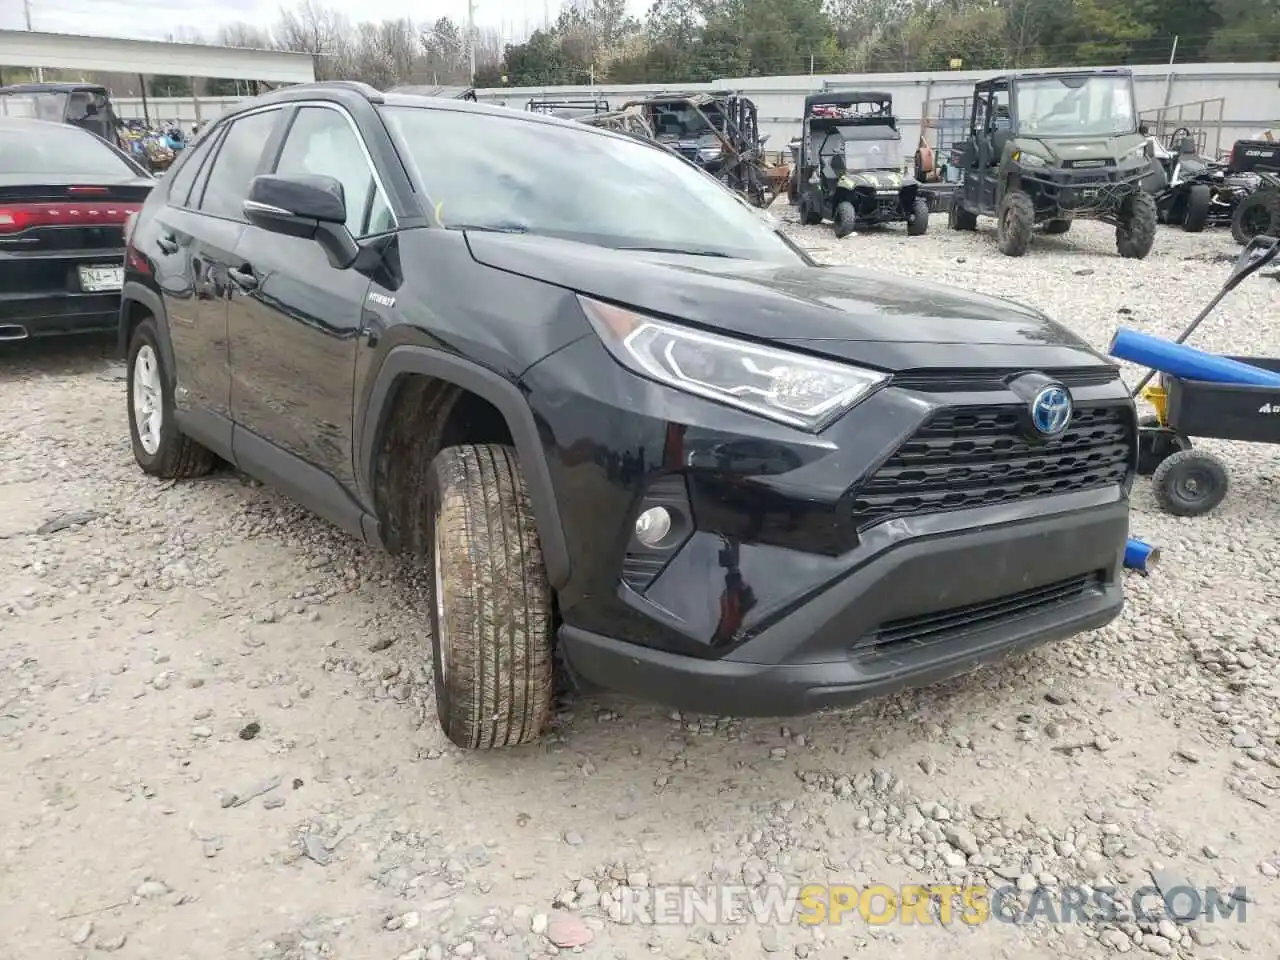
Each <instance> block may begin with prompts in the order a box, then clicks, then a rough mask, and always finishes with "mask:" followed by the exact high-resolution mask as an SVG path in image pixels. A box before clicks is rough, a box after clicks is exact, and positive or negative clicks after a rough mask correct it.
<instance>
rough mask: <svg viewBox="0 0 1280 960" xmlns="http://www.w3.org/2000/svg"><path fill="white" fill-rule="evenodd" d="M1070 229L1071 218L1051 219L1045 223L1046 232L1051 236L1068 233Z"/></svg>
mask: <svg viewBox="0 0 1280 960" xmlns="http://www.w3.org/2000/svg"><path fill="white" fill-rule="evenodd" d="M1070 229H1071V221H1070V220H1050V221H1049V222H1048V223H1046V224H1045V225H1044V232H1045V233H1047V234H1049V235H1050V236H1054V235H1057V234H1063V233H1066V232H1067V231H1068V230H1070Z"/></svg>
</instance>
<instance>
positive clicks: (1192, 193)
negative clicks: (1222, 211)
mask: <svg viewBox="0 0 1280 960" xmlns="http://www.w3.org/2000/svg"><path fill="white" fill-rule="evenodd" d="M1212 205H1213V193H1212V191H1210V189H1209V186H1208V184H1204V183H1197V184H1195V185H1194V186H1192V187H1191V189H1190V190H1188V191H1187V209H1186V212H1185V213H1184V214H1183V216H1182V229H1183V230H1185V231H1187V233H1199V232H1200V231H1201V230H1203V229H1204V226H1205V224H1206V223H1208V222H1209V208H1210V207H1211V206H1212Z"/></svg>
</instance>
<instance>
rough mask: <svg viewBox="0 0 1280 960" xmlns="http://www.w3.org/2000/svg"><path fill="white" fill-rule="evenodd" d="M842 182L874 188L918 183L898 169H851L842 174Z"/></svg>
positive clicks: (891, 188)
mask: <svg viewBox="0 0 1280 960" xmlns="http://www.w3.org/2000/svg"><path fill="white" fill-rule="evenodd" d="M840 182H841V183H844V184H848V185H849V186H851V187H870V188H871V189H873V190H901V189H902V188H903V187H911V186H915V184H916V180H915V178H914V177H908V176H906V175H905V174H903V173H900V172H899V171H897V170H858V171H856V172H852V171H851V172H849V173H846V174H844V175H843V176H841V177H840Z"/></svg>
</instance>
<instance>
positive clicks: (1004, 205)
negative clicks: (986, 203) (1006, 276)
mask: <svg viewBox="0 0 1280 960" xmlns="http://www.w3.org/2000/svg"><path fill="white" fill-rule="evenodd" d="M998 216H999V220H998V223H999V226H998V227H997V231H998V232H997V237H998V239H999V246H1000V252H1001V253H1003V254H1004V255H1005V256H1006V257H1020V256H1022V255H1023V254H1024V253H1026V252H1027V248H1028V247H1030V246H1031V231H1032V230H1033V229H1034V228H1035V224H1036V208H1035V206H1034V205H1033V204H1032V203H1031V198H1030V197H1029V196H1027V195H1026V194H1025V193H1023V192H1022V191H1021V190H1011V191H1009V192H1008V193H1006V194H1005V195H1004V200H1003V201H1002V202H1001V204H1000V210H999V212H998Z"/></svg>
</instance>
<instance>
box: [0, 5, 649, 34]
mask: <svg viewBox="0 0 1280 960" xmlns="http://www.w3.org/2000/svg"><path fill="white" fill-rule="evenodd" d="M29 2H30V4H31V27H32V29H33V30H42V31H45V32H48V33H77V34H90V35H95V36H112V37H138V38H150V39H158V40H163V39H166V38H167V37H168V36H169V35H170V34H179V35H181V31H183V30H184V29H186V30H198V31H200V32H201V33H203V34H206V35H209V34H214V33H216V32H217V30H218V28H219V27H220V26H222V25H223V24H225V23H230V22H234V21H241V22H244V23H252V24H260V25H267V24H271V23H274V22H275V21H276V20H277V19H278V18H279V15H280V7H281V3H280V0H218V2H217V3H210V2H208V0H29ZM475 3H476V8H475V17H476V25H477V26H481V27H493V28H497V29H500V30H502V31H503V33H504V35H505V36H507V37H508V38H509V39H512V38H521V37H523V36H524V35H525V34H526V33H527V32H529V31H531V30H533V29H536V28H537V27H539V26H541V25H542V22H543V19H544V17H545V16H546V15H547V13H550V16H551V17H552V19H554V18H555V17H556V16H557V14H558V12H559V8H560V5H561V3H562V0H475ZM322 5H323V6H327V7H330V8H332V9H335V10H341V11H342V12H344V13H346V14H347V16H349V17H351V19H353V20H387V19H398V18H400V17H409V18H411V19H413V20H414V21H417V22H423V21H431V20H435V19H436V18H438V17H452V18H454V19H456V20H457V21H458V22H460V23H463V22H465V21H466V17H467V0H427V2H424V0H322ZM630 6H631V7H632V10H633V12H634V13H636V14H639V13H642V12H643V11H644V10H646V9H648V6H649V4H648V2H646V0H630ZM24 27H25V23H24V14H23V0H0V29H5V30H21V29H24Z"/></svg>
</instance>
